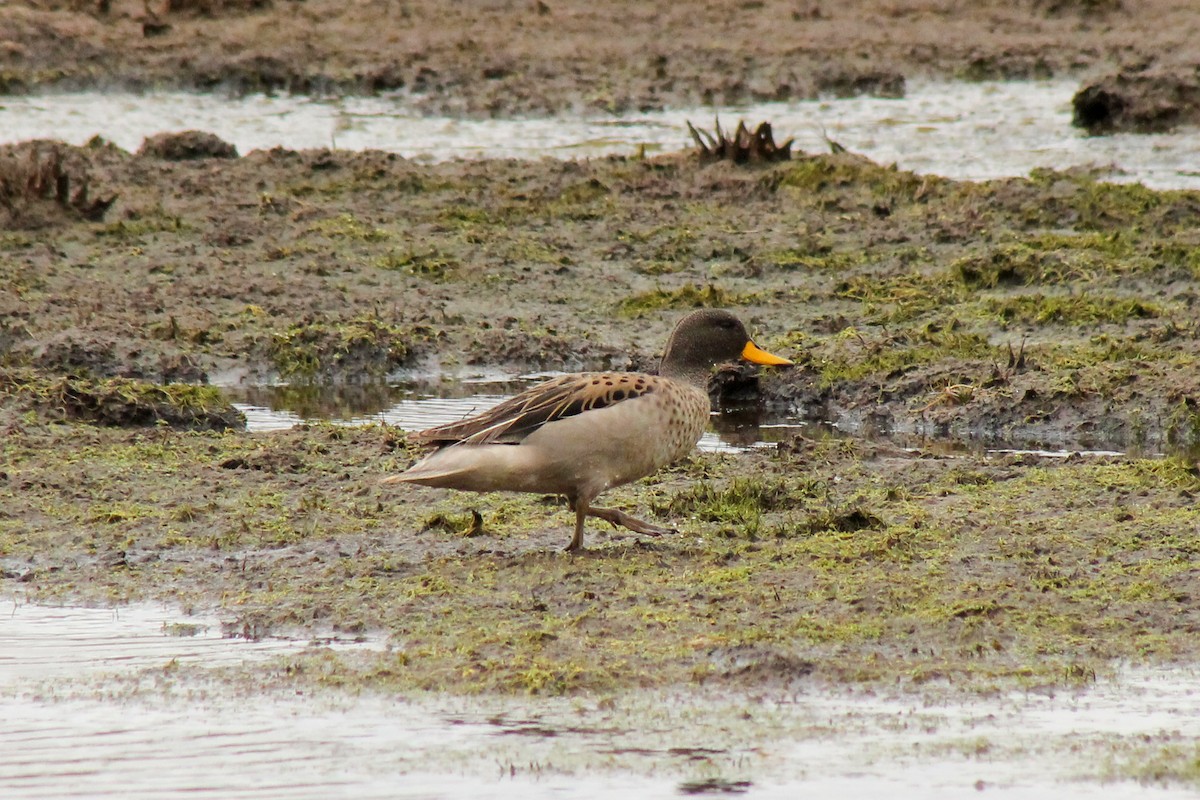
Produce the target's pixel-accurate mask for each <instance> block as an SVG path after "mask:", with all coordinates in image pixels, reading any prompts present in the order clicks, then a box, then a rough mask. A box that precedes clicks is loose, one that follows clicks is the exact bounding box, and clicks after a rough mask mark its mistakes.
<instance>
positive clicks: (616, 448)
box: [383, 309, 792, 552]
mask: <svg viewBox="0 0 1200 800" xmlns="http://www.w3.org/2000/svg"><path fill="white" fill-rule="evenodd" d="M737 359H744V360H746V361H750V362H752V363H755V364H763V365H770V366H790V365H791V364H792V362H791V361H789V360H788V359H786V358H782V357H780V356H777V355H773V354H771V353H769V352H767V351H766V350H763V349H762V348H760V347H758V345H756V344H755V343H754V341H753V340H752V339H751V338H750V335H749V334H748V333H747V331H746V327H745V325H744V324H743V323H742V322H741V320H739V319H738V318H737V317H736V316H735V315H734V314H732V313H730V312H729V311H726V310H723V309H701V310H698V311H694V312H692V313H690V314H688V315H687V316H685V317H683V318H682V319H681V320H679V322H678V323H677V324H676V325H675V327H674V329H673V330H672V331H671V335H670V336H669V337H668V339H667V344H666V347H665V349H664V350H663V356H662V361H661V362H660V364H659V369H658V374H648V373H642V372H585V373H576V374H571V375H563V376H561V377H558V378H553V379H551V380H548V381H545V382H543V383H540V384H537V385H535V386H532V387H530V388H528V389H526V390H524V391H522V392H520V393H519V394H517V395H514V396H513V397H510V398H508V399H507V400H504V401H503V402H501V403H500V404H499V405H497V406H494V407H492V408H490V409H488V410H487V411H484V412H482V413H480V414H477V415H475V416H472V417H468V418H466V419H462V420H459V421H457V422H451V423H449V424H446V425H439V426H437V427H434V428H429V429H427V430H423V431H419V432H416V433H413V434H410V437H409V438H410V441H413V442H416V443H418V444H420V445H424V446H427V447H430V448H432V452H430V453H429V454H428V455H427V456H425V457H424V458H422V459H421V460H420V461H418V462H417V463H415V464H413V465H412V466H411V467H410V468H408V469H407V470H406V471H404V472H402V473H400V474H398V475H393V476H390V477H387V478H385V479H384V481H383V482H384V483H412V484H418V485H421V486H432V487H436V488H443V489H457V490H460V491H468V492H531V493H536V494H552V495H562V496H564V497H566V499H567V503H568V505H569V507H570V508H571V510H572V511H574V512H575V532H574V535H573V536H572V537H571V541H570V543H569V544H568V545H567V547H566V550H567V552H575V551H579V550H581V549H583V540H584V521H585V520H586V519H587V518H588V517H595V518H597V519H600V520H603V521H605V522H608V523H609V524H611V525H612V526H613V527H614V528H615V527H617V526H620V527H623V528H626V529H628V530H630V531H633V532H635V533H639V534H643V535H648V536H661V535H663V534H667V533H675V532H676V531H675V530H674V529H672V528H665V527H662V526H659V525H654V524H652V523H649V522H645V521H643V520H640V519H637V518H636V517H632V516H630V515H629V514H626V513H625V512H624V511H621V510H620V509H617V508H605V507H600V506H595V505H593V502H594V501H595V500H596V499H597V498H598V497H599V496H600V494H601V493H603V492H605V491H607V490H608V489H611V488H613V487H615V486H621V485H623V484H626V483H630V482H632V481H635V480H638V479H639V478H643V477H645V476H647V475H651V474H653V473H655V472H657V471H658V470H659V469H661V468H663V467H665V466H667V465H669V464H672V463H674V462H675V461H678V460H679V459H681V458H683V457H684V456H686V455H687V454H688V453H690V452H691V451H692V449H693V448H694V447H695V446H696V443H697V442H699V441H700V437H701V435H702V434H703V433H704V430H705V428H706V427H707V425H708V418H709V413H710V411H711V405H710V401H709V397H708V383H709V379H710V378H711V377H712V373H713V369H714V367H716V366H717V365H720V364H725V363H728V362H732V361H736V360H737Z"/></svg>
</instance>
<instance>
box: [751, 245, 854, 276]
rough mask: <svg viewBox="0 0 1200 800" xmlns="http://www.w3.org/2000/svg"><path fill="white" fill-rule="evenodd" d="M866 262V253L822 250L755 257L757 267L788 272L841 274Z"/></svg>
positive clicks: (790, 249)
mask: <svg viewBox="0 0 1200 800" xmlns="http://www.w3.org/2000/svg"><path fill="white" fill-rule="evenodd" d="M865 261H866V254H865V253H844V252H830V251H829V250H827V249H824V250H822V249H820V248H818V250H817V251H807V250H801V249H796V248H786V249H783V250H773V251H770V252H766V253H760V254H757V255H755V256H754V263H755V264H757V265H761V266H763V267H767V268H774V269H782V270H788V271H791V270H805V271H818V270H819V271H825V272H841V271H843V270H847V269H850V268H851V267H856V266H859V265H861V264H863V263H864V262H865Z"/></svg>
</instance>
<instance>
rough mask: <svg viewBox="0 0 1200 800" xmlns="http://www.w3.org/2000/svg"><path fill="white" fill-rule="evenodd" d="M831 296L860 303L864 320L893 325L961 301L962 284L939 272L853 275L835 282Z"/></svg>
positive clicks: (963, 297)
mask: <svg viewBox="0 0 1200 800" xmlns="http://www.w3.org/2000/svg"><path fill="white" fill-rule="evenodd" d="M833 293H834V296H836V297H840V298H843V299H847V300H854V301H857V302H859V303H862V305H863V313H864V315H866V317H867V321H868V322H871V323H875V324H895V323H898V322H906V321H909V320H913V319H916V318H917V317H920V316H922V315H924V314H927V313H929V312H931V311H935V310H941V309H944V308H945V307H947V306H951V305H954V304H956V303H960V302H962V301H963V300H964V299H965V298H966V293H965V292H964V290H963V287H962V286H961V285H960V284H958V283H957V282H954V281H950V280H947V279H946V278H945V276H942V275H926V274H924V273H921V272H908V273H904V274H901V275H894V276H879V275H861V274H860V275H854V276H852V277H850V278H847V279H846V280H843V281H841V282H839V283H838V284H836V285H835V286H834V288H833Z"/></svg>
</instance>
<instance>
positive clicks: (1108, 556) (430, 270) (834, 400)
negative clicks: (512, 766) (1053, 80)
mask: <svg viewBox="0 0 1200 800" xmlns="http://www.w3.org/2000/svg"><path fill="white" fill-rule="evenodd" d="M69 156H70V158H68V159H66V160H65V161H64V162H63V163H66V164H69V165H70V167H69V168H70V169H71V170H74V171H76V174H77V175H78V176H80V177H79V178H78V179H80V180H81V179H82V177H81V176H82V175H83V174H86V177H87V180H88V182H89V185H90V186H92V187H93V188H94V189H95V190H96V191H98V192H100V193H102V194H105V195H107V194H110V193H112V194H116V195H117V197H118V199H117V201H116V203H115V205H114V206H113V207H112V209H111V210H110V211H109V212H108V214H107V216H106V217H105V219H104V220H103V221H100V222H93V221H89V220H87V219H86V218H81V217H80V216H79V215H78V214H76V213H73V211H72V209H71V208H69V207H66V206H63V205H62V204H61V203H58V202H56V200H55V199H54V198H47V197H44V196H41V195H31V196H22V195H20V194H19V193H18V194H17V195H14V196H13V199H12V200H11V202H12V203H16V204H22V203H23V204H25V207H23V208H21V209H18V210H20V211H21V212H22V213H21V215H20V216H19V218H21V219H25V220H33V221H36V224H33V223H30V224H29V225H27V226H26V227H21V228H18V227H13V228H10V229H9V230H6V231H5V232H4V233H3V234H2V235H0V282H2V286H3V292H2V293H0V349H2V352H3V360H4V370H5V371H4V372H3V373H2V374H0V429H2V430H3V432H4V436H3V439H2V440H0V567H2V569H3V576H4V578H3V580H4V584H3V585H4V588H5V589H6V590H19V591H22V592H25V593H29V594H31V595H32V596H33V597H35V598H42V599H50V598H61V599H72V600H88V601H104V602H114V601H122V600H127V599H132V598H145V597H152V598H168V599H175V600H178V601H181V602H184V603H185V604H188V605H191V606H196V607H217V608H219V609H220V610H221V613H223V614H225V615H226V616H228V617H229V618H230V619H232V620H235V625H236V627H237V628H238V629H239V630H242V631H244V632H245V633H247V634H248V635H252V636H253V635H266V634H289V633H293V632H298V631H303V632H310V631H321V630H329V629H336V630H340V631H347V632H359V631H371V632H379V633H382V634H383V635H386V636H388V637H390V640H391V642H392V643H393V645H394V648H393V650H392V651H391V652H388V653H378V654H372V655H363V656H358V655H356V656H349V655H344V656H337V655H320V656H313V657H311V658H303V659H296V660H295V661H294V662H293V663H291V664H290V666H289V669H288V672H287V675H288V676H289V677H288V680H295V681H307V680H312V681H318V682H321V683H323V684H334V685H348V686H352V687H373V688H379V689H384V690H393V689H396V690H410V689H418V688H421V689H435V690H444V691H449V692H463V693H471V692H483V691H493V690H497V691H501V692H518V693H524V692H539V693H578V692H586V691H591V690H604V691H618V690H621V689H625V688H631V687H648V686H654V687H662V686H672V687H673V686H681V685H682V686H697V685H703V686H710V687H711V686H717V687H723V686H729V687H750V686H763V685H778V686H793V685H796V684H798V683H800V684H803V683H815V684H826V683H843V682H852V683H867V684H872V685H876V684H888V685H894V684H900V685H902V686H913V685H920V686H928V685H931V683H933V682H937V683H938V684H939V685H941V684H944V683H945V682H947V681H948V682H952V683H953V684H954V685H959V686H963V687H967V688H971V689H976V690H990V689H994V688H998V687H1007V686H1012V685H1039V686H1042V685H1053V686H1061V685H1078V684H1080V683H1086V682H1087V681H1089V680H1091V678H1092V676H1093V675H1094V674H1095V673H1096V671H1098V670H1103V669H1105V668H1107V666H1108V665H1111V664H1112V663H1113V661H1114V660H1122V661H1125V660H1129V661H1135V662H1136V661H1143V660H1145V661H1156V662H1157V661H1167V662H1172V661H1184V662H1195V661H1196V660H1197V658H1200V636H1198V635H1197V634H1198V632H1200V631H1198V628H1200V602H1198V600H1197V597H1196V586H1197V585H1200V584H1198V582H1197V581H1198V579H1200V554H1198V553H1197V549H1198V547H1200V545H1198V544H1197V540H1196V530H1197V522H1198V520H1197V512H1196V510H1195V496H1196V493H1197V492H1198V491H1200V477H1198V476H1197V472H1196V468H1195V463H1194V461H1192V460H1190V459H1188V458H1186V457H1185V455H1184V454H1186V452H1187V448H1188V447H1190V446H1192V445H1194V444H1196V442H1197V438H1198V437H1200V419H1198V418H1197V408H1196V398H1197V397H1200V391H1198V390H1200V386H1198V385H1197V383H1198V378H1197V370H1196V358H1197V352H1198V349H1200V338H1198V329H1197V327H1196V323H1195V319H1194V318H1195V308H1194V307H1195V302H1196V297H1197V296H1196V287H1197V280H1198V278H1200V274H1198V273H1200V234H1198V233H1197V231H1200V225H1198V223H1200V195H1197V194H1195V193H1184V192H1154V191H1150V190H1147V189H1144V188H1142V187H1140V186H1117V185H1111V184H1105V183H1099V182H1096V181H1095V180H1093V179H1092V178H1091V177H1090V176H1089V175H1088V174H1086V173H1083V172H1072V173H1056V172H1042V173H1038V174H1036V175H1034V176H1032V177H1031V178H1029V179H1013V180H1005V181H996V182H990V183H980V184H969V183H955V182H952V181H948V180H942V179H938V178H933V177H921V176H915V175H911V174H907V173H903V172H899V171H896V170H894V169H890V168H888V167H885V166H879V165H875V164H872V163H869V162H867V161H865V160H863V159H861V158H858V157H856V156H854V155H852V154H841V155H828V156H827V155H820V156H803V157H800V158H798V159H797V160H795V161H793V162H790V163H787V164H781V165H776V166H771V167H759V168H739V167H733V166H731V165H728V164H712V165H708V166H701V165H700V164H698V163H697V162H696V160H694V159H693V158H691V157H689V156H684V155H680V156H672V157H667V158H663V159H659V160H653V161H647V160H639V159H619V158H617V159H606V160H600V161H595V162H587V163H561V162H552V161H544V162H538V163H517V162H482V163H448V164H441V165H436V166H419V165H415V164H412V163H410V162H406V161H405V160H403V159H401V158H399V157H396V156H391V155H386V154H379V153H366V154H357V155H356V154H349V153H341V152H325V151H321V152H305V153H294V152H287V151H282V150H277V151H272V152H265V153H254V154H251V155H249V156H246V157H243V158H239V159H220V160H201V161H193V162H164V161H160V160H157V159H155V158H153V157H150V156H133V155H130V154H127V153H124V152H121V151H119V150H116V149H113V148H111V147H108V146H105V145H103V144H97V145H96V146H93V147H90V148H83V149H78V150H72V151H70V153H69ZM14 218H17V217H16V216H14ZM709 304H719V305H725V306H730V307H733V308H735V309H737V311H738V313H739V314H740V315H741V316H742V317H744V318H745V319H747V320H748V321H749V322H750V324H751V327H752V328H753V330H754V331H755V334H756V336H757V337H758V339H759V342H760V343H761V344H762V345H764V346H765V347H768V348H769V349H771V350H773V351H776V352H781V353H782V354H783V355H787V356H789V357H792V358H794V359H795V360H796V361H797V362H798V363H799V366H798V367H797V368H795V369H793V370H790V371H787V372H780V371H776V372H771V373H764V375H763V378H762V382H761V384H760V396H761V400H762V402H764V403H767V404H770V405H772V406H774V407H775V408H777V409H789V410H790V411H791V412H793V413H795V414H796V415H798V416H801V417H805V418H809V419H824V420H835V421H837V422H839V423H840V424H841V425H842V426H843V427H845V428H851V429H853V428H856V427H860V428H864V429H866V430H869V431H875V432H877V431H884V432H893V431H901V432H917V433H925V434H934V435H942V436H947V435H948V436H970V437H974V438H978V439H985V440H986V439H1001V440H1006V441H1025V442H1031V443H1049V444H1063V445H1066V446H1069V447H1081V446H1089V445H1100V446H1104V447H1115V448H1117V449H1125V448H1130V449H1133V450H1138V451H1141V452H1158V451H1164V450H1165V451H1171V452H1175V453H1179V454H1181V455H1177V456H1174V457H1170V458H1141V457H1138V456H1137V455H1130V456H1120V457H1111V458H1103V459H1092V458H1088V459H1081V458H1078V457H1074V458H1067V459H1055V458H1043V457H1037V456H1003V455H1000V456H992V457H985V456H982V455H970V454H959V455H941V454H938V453H936V452H934V451H930V452H921V451H906V450H901V449H897V448H894V447H892V446H891V445H888V444H886V443H882V444H876V443H872V442H871V440H868V439H862V440H836V439H831V440H822V441H809V440H806V439H803V438H798V439H795V440H793V441H791V442H789V443H786V444H785V445H782V446H780V447H779V448H777V449H775V450H772V451H769V452H764V451H759V452H753V453H746V454H737V455H727V454H725V455H723V454H701V455H697V456H695V457H694V458H693V459H691V460H690V461H688V462H686V463H684V464H682V465H680V466H678V467H677V468H674V469H672V470H669V471H667V472H666V473H664V474H662V475H659V476H657V477H656V478H655V479H653V480H649V481H645V482H642V483H640V484H637V485H635V486H632V487H626V488H624V489H621V490H617V491H614V492H612V493H611V495H609V496H608V497H607V498H606V499H607V500H609V501H611V503H612V504H615V505H619V506H622V507H625V508H628V509H630V510H631V511H638V512H641V513H646V514H648V515H649V516H650V518H652V519H654V520H656V521H659V522H663V523H669V524H671V525H673V526H676V527H678V528H679V529H680V530H681V531H682V532H681V533H680V534H679V535H678V536H672V537H664V538H661V539H656V540H641V539H639V538H638V537H636V536H632V535H628V534H626V533H624V532H610V531H601V530H599V529H598V528H595V527H593V528H592V530H590V531H589V542H590V544H591V545H592V550H590V551H589V552H587V553H585V554H583V555H579V556H568V555H565V554H563V553H561V552H560V549H561V547H562V546H563V545H565V544H566V542H567V540H568V538H569V523H570V520H569V516H570V515H569V513H568V512H567V510H566V509H565V507H564V506H563V505H562V504H561V503H559V502H557V501H555V500H554V499H553V498H541V497H536V496H520V497H507V496H489V497H478V498H477V497H468V496H457V495H452V494H449V493H439V492H436V491H433V490H424V489H419V488H403V489H401V488H395V487H386V488H385V487H383V486H381V485H380V484H379V482H378V481H379V478H380V477H382V476H384V475H386V474H389V473H392V472H395V471H398V470H400V469H402V468H403V467H404V466H405V465H406V464H408V463H409V462H410V461H411V458H412V453H411V452H409V449H408V447H407V446H406V442H405V437H404V435H403V434H402V433H401V432H398V431H395V430H390V429H385V428H380V427H366V428H344V427H332V426H316V427H304V428H300V429H297V430H293V431H290V432H284V433H275V434H248V433H245V432H243V431H241V430H239V429H238V428H237V427H236V416H234V417H232V424H233V426H234V427H233V428H231V429H225V430H222V429H223V428H227V426H226V425H223V424H216V423H214V422H212V420H214V419H217V418H220V419H226V417H224V416H222V415H223V414H226V413H228V411H229V409H227V408H222V407H221V403H220V401H219V399H214V398H213V397H212V396H211V394H210V393H209V392H208V391H207V390H203V389H196V388H195V387H192V388H191V389H182V388H180V387H178V386H172V385H173V384H178V383H180V382H192V383H200V382H203V381H205V380H209V381H218V382H219V381H224V380H230V379H231V378H232V377H236V376H250V377H251V378H263V379H265V378H271V377H274V376H280V375H284V376H289V377H293V378H297V377H299V378H303V377H309V376H312V377H317V378H320V379H321V380H330V379H332V380H344V381H356V380H359V379H361V378H362V377H363V376H378V375H386V374H388V373H392V372H394V371H396V370H397V369H407V368H411V369H418V370H425V371H436V370H442V369H456V368H459V367H468V366H471V367H480V368H486V369H489V370H493V369H498V370H505V369H512V370H519V371H525V370H532V369H547V368H552V369H567V370H578V369H589V368H606V367H624V366H628V365H633V366H646V365H650V364H652V363H653V359H654V356H655V354H656V351H657V350H658V348H659V347H660V346H661V343H662V341H663V339H664V337H665V335H666V332H667V330H668V329H669V327H670V325H671V324H672V323H673V322H674V320H675V319H676V318H677V317H678V316H679V315H680V314H681V313H683V312H684V311H685V310H686V309H688V308H691V307H694V306H697V305H709ZM163 387H165V388H163ZM78 398H91V400H89V401H88V402H82V401H79V399H78ZM68 401H70V402H68ZM96 409H100V411H96ZM122 409H127V410H128V411H129V413H124V414H123V413H120V412H121V410H122ZM147 409H149V410H147ZM101 412H102V413H101ZM134 412H137V413H134ZM212 415H216V416H212ZM206 421H207V422H206ZM472 510H478V511H479V512H481V514H482V520H483V523H482V527H480V526H479V525H478V524H476V522H475V520H474V518H473V515H472V514H471V513H470V512H471V511H472Z"/></svg>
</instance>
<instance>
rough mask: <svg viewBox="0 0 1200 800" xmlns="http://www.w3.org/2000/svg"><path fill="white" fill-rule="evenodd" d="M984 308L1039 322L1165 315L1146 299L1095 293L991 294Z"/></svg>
mask: <svg viewBox="0 0 1200 800" xmlns="http://www.w3.org/2000/svg"><path fill="white" fill-rule="evenodd" d="M983 310H984V312H985V313H987V314H990V315H993V316H995V317H997V318H998V319H1000V320H1001V321H1003V322H1006V323H1007V322H1021V323H1024V324H1037V325H1050V324H1056V325H1074V324H1079V323H1088V322H1092V323H1095V322H1128V321H1129V320H1133V319H1150V318H1154V317H1159V316H1162V314H1163V310H1162V308H1161V307H1160V306H1159V305H1158V304H1156V303H1152V302H1150V301H1147V300H1141V299H1138V298H1134V297H1110V296H1105V295H1095V294H1087V295H1045V294H1022V295H1012V296H1009V297H1003V298H997V297H989V298H987V299H985V300H984V301H983Z"/></svg>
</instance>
